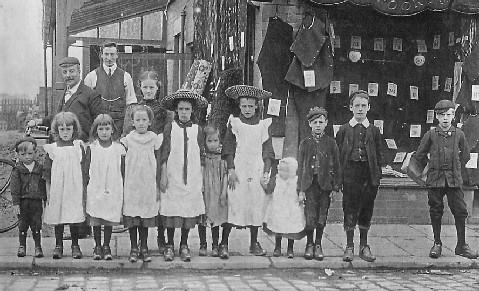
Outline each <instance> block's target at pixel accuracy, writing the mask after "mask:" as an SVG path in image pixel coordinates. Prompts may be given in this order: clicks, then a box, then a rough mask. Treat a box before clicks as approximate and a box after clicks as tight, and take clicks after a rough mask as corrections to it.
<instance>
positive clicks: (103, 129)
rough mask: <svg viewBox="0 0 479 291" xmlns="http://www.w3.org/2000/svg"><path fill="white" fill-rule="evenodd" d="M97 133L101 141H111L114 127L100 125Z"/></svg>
mask: <svg viewBox="0 0 479 291" xmlns="http://www.w3.org/2000/svg"><path fill="white" fill-rule="evenodd" d="M96 132H97V134H98V138H99V139H100V140H101V141H109V140H111V135H112V134H113V127H112V126H111V124H105V125H101V124H100V125H98V127H97V128H96Z"/></svg>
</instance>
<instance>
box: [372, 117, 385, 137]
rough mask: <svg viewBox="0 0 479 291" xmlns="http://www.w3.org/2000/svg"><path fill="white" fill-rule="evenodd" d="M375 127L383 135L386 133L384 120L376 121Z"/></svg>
mask: <svg viewBox="0 0 479 291" xmlns="http://www.w3.org/2000/svg"><path fill="white" fill-rule="evenodd" d="M374 126H376V127H377V128H379V132H380V133H381V134H383V133H384V120H374Z"/></svg>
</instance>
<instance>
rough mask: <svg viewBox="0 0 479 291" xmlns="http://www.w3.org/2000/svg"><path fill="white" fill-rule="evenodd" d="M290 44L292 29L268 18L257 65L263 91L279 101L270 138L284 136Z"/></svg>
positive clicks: (266, 101) (284, 23)
mask: <svg viewBox="0 0 479 291" xmlns="http://www.w3.org/2000/svg"><path fill="white" fill-rule="evenodd" d="M292 43H293V27H292V26H291V25H289V24H288V23H286V22H284V21H283V20H282V19H281V18H278V17H270V18H269V22H268V28H267V30H266V35H265V37H264V40H263V46H262V47H261V51H260V53H259V56H258V61H257V64H258V67H259V70H260V72H261V80H262V83H263V89H264V90H267V91H269V92H271V93H272V94H273V97H272V98H274V99H278V100H281V108H280V116H278V117H272V118H273V123H272V125H271V134H272V136H279V137H282V136H284V135H285V120H286V103H287V99H288V90H289V87H290V85H289V83H288V82H286V81H285V79H284V77H285V76H286V73H287V72H288V68H289V64H290V63H291V59H292V54H291V51H290V47H291V44H292ZM267 103H268V100H265V107H266V108H267V106H268V104H267Z"/></svg>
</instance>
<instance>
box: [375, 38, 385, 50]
mask: <svg viewBox="0 0 479 291" xmlns="http://www.w3.org/2000/svg"><path fill="white" fill-rule="evenodd" d="M374 50H375V51H379V52H383V51H384V38H382V37H379V38H375V39H374Z"/></svg>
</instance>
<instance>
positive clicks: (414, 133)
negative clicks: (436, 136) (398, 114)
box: [409, 124, 421, 137]
mask: <svg viewBox="0 0 479 291" xmlns="http://www.w3.org/2000/svg"><path fill="white" fill-rule="evenodd" d="M409 137H421V125H420V124H411V128H410V129H409Z"/></svg>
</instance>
